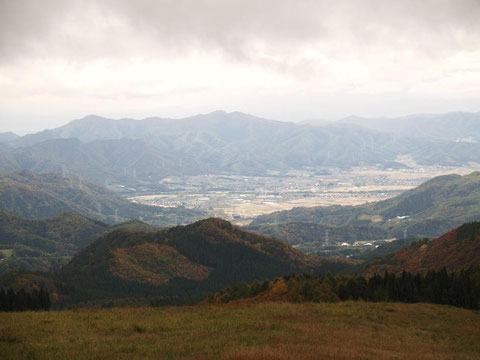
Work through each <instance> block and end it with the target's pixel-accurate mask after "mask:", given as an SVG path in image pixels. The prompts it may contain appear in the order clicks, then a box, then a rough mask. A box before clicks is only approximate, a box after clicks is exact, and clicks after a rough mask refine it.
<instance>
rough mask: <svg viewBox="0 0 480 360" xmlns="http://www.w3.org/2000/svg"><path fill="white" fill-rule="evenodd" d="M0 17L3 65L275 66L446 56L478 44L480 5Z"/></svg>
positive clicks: (138, 8)
mask: <svg viewBox="0 0 480 360" xmlns="http://www.w3.org/2000/svg"><path fill="white" fill-rule="evenodd" d="M0 14H1V15H0V56H1V58H2V59H4V60H5V59H8V58H9V57H13V56H19V55H23V56H26V57H28V56H34V57H35V56H40V57H47V56H50V57H60V58H68V59H70V60H79V61H82V60H84V59H85V58H86V59H89V58H96V57H109V56H112V57H122V56H132V55H135V54H138V55H143V54H147V55H148V56H167V55H169V54H172V53H173V54H175V53H176V52H178V51H181V52H182V51H186V50H188V49H204V50H207V51H219V52H221V53H223V54H225V55H226V56H229V57H230V58H232V59H236V60H240V61H255V60H256V58H257V54H256V53H255V51H256V45H257V44H261V45H262V46H264V47H266V48H267V50H268V51H269V52H271V53H273V54H278V55H279V56H288V55H290V54H291V55H292V56H293V55H294V54H295V53H296V51H297V49H298V48H299V47H301V46H320V47H321V49H322V51H325V52H327V54H326V55H327V56H335V55H336V54H339V55H342V54H345V55H346V56H350V55H352V56H355V55H358V54H362V53H364V52H368V51H371V50H372V49H373V50H374V51H377V50H378V48H382V49H387V50H388V49H389V50H393V51H394V50H396V49H399V48H400V49H401V48H406V49H412V50H414V51H416V52H419V53H422V54H425V55H430V56H442V55H443V54H448V53H449V52H451V51H457V50H458V49H466V50H475V49H478V46H479V44H480V22H479V21H478V19H479V18H480V1H478V0H455V1H451V0H435V1H434V0H422V1H418V0H415V1H413V0H391V1H385V0H365V1H346V0H337V1H318V0H317V1H314V0H262V1H258V0H243V1H233V0H230V1H229V0H183V1H182V0H176V1H175V0H156V1H155V0H136V1H131V0H101V1H93V0H84V1H82V2H80V1H76V0H63V1H62V0H48V1H40V0H37V1H36V0H0ZM117 20H118V21H117ZM99 24H100V25H101V26H98V25H99ZM75 27H78V29H77V30H76V29H75ZM92 29H93V30H92ZM95 29H97V30H95ZM90 30H91V31H92V32H91V33H89V31H90ZM95 31H96V32H95ZM280 62H281V61H280ZM272 65H273V64H272ZM276 66H277V67H278V66H280V67H282V64H280V65H278V64H277V65H276ZM284 67H285V66H284ZM286 67H287V68H288V66H286Z"/></svg>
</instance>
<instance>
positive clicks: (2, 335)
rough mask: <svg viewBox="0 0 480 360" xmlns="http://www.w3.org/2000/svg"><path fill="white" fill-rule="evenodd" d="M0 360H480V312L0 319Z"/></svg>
mask: <svg viewBox="0 0 480 360" xmlns="http://www.w3.org/2000/svg"><path fill="white" fill-rule="evenodd" d="M0 358H1V359H228V360H234V359H252V360H253V359H263V360H267V359H272V360H273V359H296V360H297V359H345V360H347V359H396V360H398V359H409V360H410V359H432V360H434V359H435V360H442V359H480V313H478V312H473V311H471V310H465V309H459V308H453V307H448V306H440V305H431V304H400V303H363V302H344V303H337V304H312V303H307V304H288V303H262V304H249V303H241V302H240V303H236V304H234V305H198V306H188V307H165V308H147V307H146V308H114V309H80V310H73V311H50V312H24V313H0Z"/></svg>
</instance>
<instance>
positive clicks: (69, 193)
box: [0, 170, 206, 225]
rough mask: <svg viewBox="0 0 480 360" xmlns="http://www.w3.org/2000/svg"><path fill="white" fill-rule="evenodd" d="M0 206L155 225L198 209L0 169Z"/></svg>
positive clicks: (27, 213) (38, 214) (23, 212)
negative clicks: (164, 205) (138, 201)
mask: <svg viewBox="0 0 480 360" xmlns="http://www.w3.org/2000/svg"><path fill="white" fill-rule="evenodd" d="M0 209H1V210H6V211H9V212H12V213H14V214H17V215H19V216H23V217H27V218H46V217H52V216H56V215H58V214H59V213H61V212H65V211H66V212H70V213H77V214H80V215H83V216H86V217H89V218H92V219H96V220H99V221H102V222H106V223H110V224H112V223H114V222H121V221H125V220H129V219H139V218H142V219H143V220H145V221H151V222H153V223H155V224H156V225H173V224H178V223H184V222H192V221H195V220H198V219H200V218H203V217H205V215H206V214H205V213H204V212H202V211H199V210H189V209H185V208H183V207H179V208H159V207H153V206H145V205H139V204H135V203H132V202H130V201H128V200H127V199H125V198H123V197H122V196H120V195H118V194H116V193H115V192H113V191H111V190H109V189H107V188H104V187H102V186H99V185H95V184H93V183H90V182H88V181H85V180H82V179H80V178H76V177H73V176H67V175H65V176H64V175H62V174H59V173H44V174H38V173H34V172H32V171H27V170H23V171H14V172H9V173H0Z"/></svg>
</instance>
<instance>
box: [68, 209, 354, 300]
mask: <svg viewBox="0 0 480 360" xmlns="http://www.w3.org/2000/svg"><path fill="white" fill-rule="evenodd" d="M346 266H347V264H346V263H335V262H327V261H322V260H321V259H320V258H318V257H310V256H306V255H304V254H302V253H300V252H299V251H297V250H295V249H294V248H292V247H291V246H289V245H287V244H285V243H283V242H281V241H280V240H276V239H273V238H268V237H265V236H261V235H256V234H253V233H249V232H245V231H243V230H240V229H239V228H237V227H235V226H232V225H231V224H230V223H229V222H227V221H224V220H220V219H213V218H211V219H206V220H202V221H199V222H196V223H194V224H191V225H187V226H177V227H173V228H170V229H168V230H164V231H159V232H150V233H145V232H138V231H132V230H128V229H123V230H118V231H113V232H110V233H108V234H106V235H105V236H103V237H102V238H100V239H98V240H97V241H95V242H93V243H92V244H91V245H89V246H88V247H86V248H85V249H83V250H82V251H80V252H79V253H78V254H77V255H76V256H75V257H74V258H73V259H72V261H71V262H70V263H69V264H68V265H67V266H65V267H64V268H63V269H62V272H61V274H60V276H61V279H62V280H63V281H65V282H66V283H69V284H73V285H74V286H75V288H76V294H75V295H74V296H76V297H77V298H78V299H91V298H96V297H104V298H108V297H113V296H140V295H142V294H155V295H165V296H166V295H175V296H186V295H188V296H193V295H194V294H199V293H200V294H201V293H205V292H206V291H212V290H218V289H220V288H222V287H224V286H229V285H231V284H233V283H236V282H239V281H251V280H254V279H268V278H273V277H275V276H280V275H284V274H288V273H295V272H308V273H312V272H313V273H319V272H326V271H329V270H332V269H336V268H338V269H341V268H344V267H346Z"/></svg>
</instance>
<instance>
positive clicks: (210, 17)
mask: <svg viewBox="0 0 480 360" xmlns="http://www.w3.org/2000/svg"><path fill="white" fill-rule="evenodd" d="M479 19H480V0H412V1H410V0H398V1H397V0H371V1H368V0H367V1H363V0H351V1H343V0H334V1H321V0H239V1H237V0H171V1H169V0H135V1H133V0H104V1H102V0H97V1H91V0H81V1H75V0H0V131H7V130H13V131H16V132H18V133H25V132H31V131H36V130H40V129H43V128H49V127H55V126H59V125H61V124H64V123H66V122H68V121H69V120H72V119H75V118H81V117H83V116H85V115H87V114H98V115H103V116H106V117H114V118H118V117H134V118H145V117H149V116H162V117H184V116H188V115H194V114H197V113H205V112H210V111H214V110H218V109H223V110H226V111H243V112H248V113H252V114H255V115H259V116H263V117H267V118H273V119H278V120H291V121H298V120H305V119H316V118H326V119H335V118H341V117H344V116H348V115H351V114H356V115H361V116H396V115H405V114H409V113H417V112H445V111H453V110H464V111H480V101H479V100H480V21H479Z"/></svg>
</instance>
